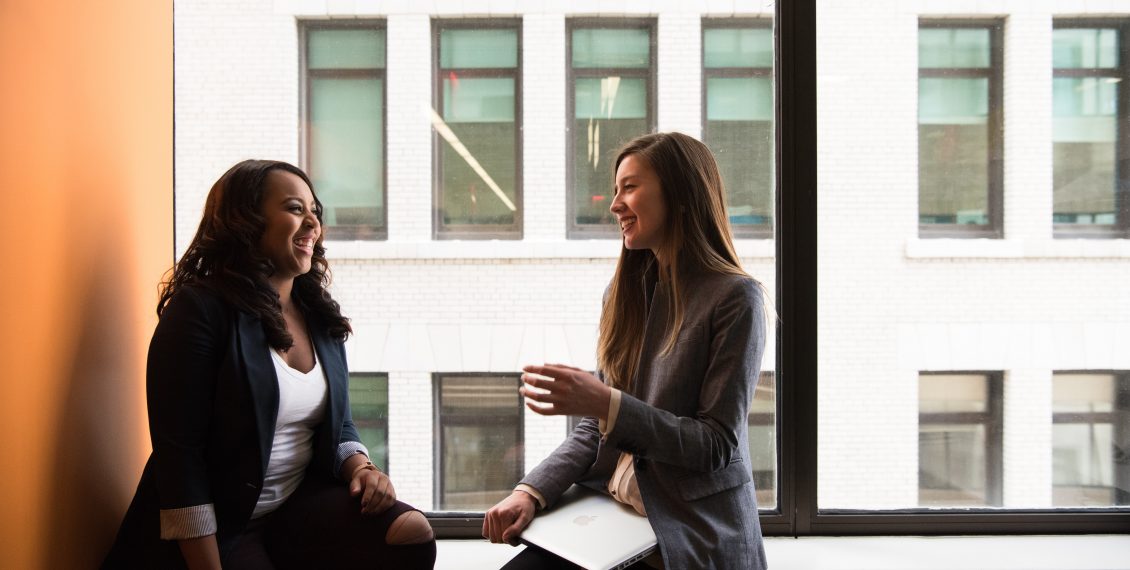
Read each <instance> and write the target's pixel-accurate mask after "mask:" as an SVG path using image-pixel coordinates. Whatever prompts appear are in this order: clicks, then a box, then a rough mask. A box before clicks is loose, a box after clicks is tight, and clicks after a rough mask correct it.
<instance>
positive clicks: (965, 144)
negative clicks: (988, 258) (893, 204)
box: [918, 27, 994, 226]
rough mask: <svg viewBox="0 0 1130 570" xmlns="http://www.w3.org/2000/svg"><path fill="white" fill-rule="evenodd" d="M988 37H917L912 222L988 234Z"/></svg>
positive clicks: (935, 31) (923, 33)
mask: <svg viewBox="0 0 1130 570" xmlns="http://www.w3.org/2000/svg"><path fill="white" fill-rule="evenodd" d="M991 37H992V36H991V35H990V32H989V30H988V29H983V28H981V29H977V28H954V29H950V28H930V27H923V28H921V29H919V31H918V66H919V80H918V221H919V223H921V224H961V225H970V224H971V225H977V226H987V225H989V224H990V219H989V193H990V188H989V186H990V183H991V179H992V176H991V173H990V171H989V168H990V157H991V156H993V154H994V149H993V148H992V145H993V144H994V143H993V141H992V138H991V136H990V132H989V128H990V124H989V106H990V80H991V76H990V74H992V73H994V70H991V69H989V68H990V61H991V49H992V46H991Z"/></svg>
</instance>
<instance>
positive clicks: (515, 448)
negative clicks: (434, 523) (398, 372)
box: [436, 375, 524, 511]
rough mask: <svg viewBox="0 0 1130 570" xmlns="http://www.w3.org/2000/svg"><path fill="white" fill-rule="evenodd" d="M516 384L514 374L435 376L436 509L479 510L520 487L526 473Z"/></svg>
mask: <svg viewBox="0 0 1130 570" xmlns="http://www.w3.org/2000/svg"><path fill="white" fill-rule="evenodd" d="M518 385H519V380H518V377H517V376H516V375H510V376H441V377H440V378H439V389H438V394H439V417H438V418H437V419H438V422H439V427H440V430H439V431H440V434H439V435H440V444H439V445H440V456H439V463H440V465H439V472H440V477H441V479H440V481H439V492H438V493H437V495H438V498H437V501H436V507H437V508H438V509H439V510H446V511H483V510H486V509H488V508H490V507H491V506H492V505H494V504H495V503H496V502H498V501H500V500H502V499H503V498H505V497H506V496H507V495H509V494H510V492H511V491H512V490H513V489H514V486H515V485H517V484H518V481H519V479H520V478H521V475H522V473H523V472H524V471H523V450H524V446H523V445H522V442H523V437H522V410H523V405H522V402H521V399H520V398H519V396H518Z"/></svg>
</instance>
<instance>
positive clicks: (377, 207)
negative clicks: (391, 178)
mask: <svg viewBox="0 0 1130 570" xmlns="http://www.w3.org/2000/svg"><path fill="white" fill-rule="evenodd" d="M383 92H384V87H383V80H382V79H366V78H356V79H355V78H347V79H345V78H343V79H334V78H317V77H315V78H311V80H310V101H309V105H310V107H309V109H310V114H309V119H310V125H309V130H310V149H309V156H310V168H309V171H310V177H311V180H312V181H313V183H314V188H315V189H316V190H317V192H318V198H319V199H320V200H321V201H322V203H323V205H324V206H325V214H324V216H323V223H325V224H326V225H327V226H371V227H377V226H383V225H384V219H385V216H384V212H383V208H384V125H383V118H384V102H383Z"/></svg>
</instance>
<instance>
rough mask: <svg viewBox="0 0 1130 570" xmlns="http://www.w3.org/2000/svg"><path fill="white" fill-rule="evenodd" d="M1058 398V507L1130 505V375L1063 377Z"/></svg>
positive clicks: (1057, 380)
mask: <svg viewBox="0 0 1130 570" xmlns="http://www.w3.org/2000/svg"><path fill="white" fill-rule="evenodd" d="M1052 394H1053V397H1052V414H1053V415H1052V418H1053V422H1054V423H1053V426H1052V442H1053V447H1052V485H1053V487H1052V503H1053V504H1054V505H1055V506H1057V507H1111V506H1125V505H1130V373H1126V372H1121V373H1094V372H1059V373H1056V374H1055V376H1054V377H1053V383H1052Z"/></svg>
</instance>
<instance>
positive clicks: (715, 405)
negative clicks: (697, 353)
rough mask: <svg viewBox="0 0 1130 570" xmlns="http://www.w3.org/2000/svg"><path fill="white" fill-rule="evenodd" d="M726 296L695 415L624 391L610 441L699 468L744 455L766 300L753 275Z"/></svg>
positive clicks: (714, 322) (715, 316)
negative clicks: (682, 413)
mask: <svg viewBox="0 0 1130 570" xmlns="http://www.w3.org/2000/svg"><path fill="white" fill-rule="evenodd" d="M738 283H740V285H739V286H736V287H733V288H732V289H731V290H730V291H729V292H727V293H726V294H725V295H723V296H722V300H721V301H720V302H719V303H718V304H717V305H716V306H715V307H714V310H713V312H712V315H711V329H712V331H713V334H712V337H711V339H710V346H709V351H708V358H709V361H708V363H707V367H706V372H705V375H704V376H703V378H701V379H697V378H678V379H674V380H675V381H678V382H701V385H700V388H699V404H698V409H697V412H696V413H695V415H694V417H680V416H677V415H675V414H673V413H671V412H669V411H667V410H662V409H659V408H656V407H654V406H651V405H649V404H647V403H644V402H643V401H641V400H639V399H638V398H635V397H633V396H631V395H630V394H627V393H624V394H622V395H621V400H620V411H619V414H618V417H617V420H616V425H615V426H614V427H613V429H612V430H611V431H609V432H608V433H607V434H606V436H605V437H606V442H607V443H608V444H611V445H614V446H615V447H616V448H618V449H621V450H623V451H627V452H629V453H632V454H633V455H635V456H636V457H639V458H643V459H650V460H654V461H659V462H662V463H668V464H671V465H677V466H680V467H683V468H686V469H690V470H693V471H700V472H711V471H719V470H721V469H724V468H726V467H727V466H728V465H729V464H730V462H731V461H732V460H733V458H734V457H735V456H738V457H740V456H741V454H742V450H740V449H739V441H738V433H739V432H738V430H739V429H740V427H741V425H742V424H744V423H745V422H746V421H748V420H747V417H746V416H747V414H748V413H749V405H750V398H752V397H753V390H754V388H755V387H756V385H757V383H756V378H757V375H758V373H759V371H760V368H761V357H762V353H763V352H764V351H765V319H764V318H763V317H762V315H763V302H764V301H763V299H762V296H761V292H760V290H759V289H758V287H757V285H756V283H755V282H754V281H753V280H751V279H743V280H741V281H739V282H738Z"/></svg>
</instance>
